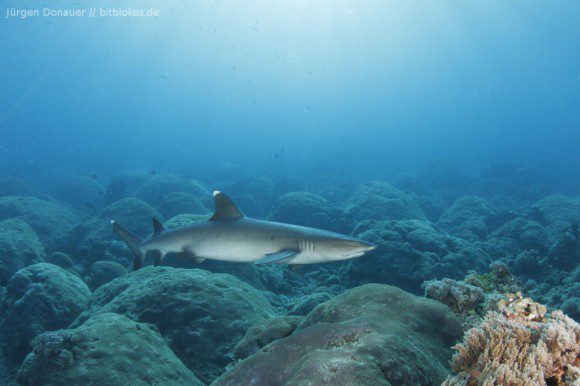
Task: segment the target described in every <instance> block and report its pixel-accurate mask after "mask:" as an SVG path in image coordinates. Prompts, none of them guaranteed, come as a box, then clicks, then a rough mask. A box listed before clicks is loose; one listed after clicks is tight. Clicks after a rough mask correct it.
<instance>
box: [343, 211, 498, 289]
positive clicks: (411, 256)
mask: <svg viewBox="0 0 580 386" xmlns="http://www.w3.org/2000/svg"><path fill="white" fill-rule="evenodd" d="M354 234H355V235H356V237H359V238H361V239H363V240H367V241H370V242H373V243H375V244H377V246H378V248H377V249H376V250H375V251H373V252H371V253H370V254H369V255H367V256H363V257H361V258H359V259H354V260H349V261H347V262H345V263H344V264H343V266H342V277H343V280H344V281H345V283H347V284H348V285H349V286H356V285H361V284H365V283H369V282H375V283H385V284H394V285H397V286H400V287H401V288H403V289H405V290H408V291H411V292H414V293H417V294H419V293H421V284H422V283H423V281H425V280H429V279H433V278H444V277H450V278H454V279H461V278H463V277H464V276H465V274H466V273H467V271H468V270H480V271H484V270H487V266H488V264H489V262H490V257H489V256H488V255H487V254H486V253H485V252H484V251H483V250H482V249H480V248H479V247H478V246H476V245H473V244H470V243H469V242H466V241H464V240H461V239H459V238H456V237H453V236H451V235H449V234H446V233H444V232H442V231H441V230H439V229H438V228H436V227H434V226H433V224H431V223H430V222H428V221H418V220H401V221H363V222H361V223H359V225H358V226H357V228H355V230H354Z"/></svg>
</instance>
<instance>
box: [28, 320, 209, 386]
mask: <svg viewBox="0 0 580 386" xmlns="http://www.w3.org/2000/svg"><path fill="white" fill-rule="evenodd" d="M17 381H18V383H19V384H21V385H24V386H27V385H30V386H32V385H192V386H193V385H200V386H201V385H203V383H202V382H201V381H200V380H199V379H198V378H197V377H196V376H195V375H194V374H193V373H192V372H191V371H190V370H189V369H188V368H187V367H185V365H184V364H183V363H182V362H181V361H180V360H179V358H177V357H176V356H175V354H174V353H173V352H172V351H171V349H170V348H169V347H167V345H166V344H165V342H164V340H163V338H162V337H161V336H160V335H159V332H158V331H157V328H156V327H155V326H153V325H150V324H144V323H137V322H134V321H132V320H130V319H128V318H126V317H125V316H122V315H118V314H112V313H106V314H102V315H96V316H95V317H94V318H91V319H89V320H87V321H86V322H85V323H83V324H82V325H80V326H78V327H77V328H74V329H70V330H59V331H56V332H50V333H44V334H42V335H39V336H38V337H36V338H35V339H34V341H33V351H32V352H31V353H30V354H29V355H28V356H27V357H26V360H25V361H24V363H23V365H22V367H21V368H20V370H19V371H18V375H17Z"/></svg>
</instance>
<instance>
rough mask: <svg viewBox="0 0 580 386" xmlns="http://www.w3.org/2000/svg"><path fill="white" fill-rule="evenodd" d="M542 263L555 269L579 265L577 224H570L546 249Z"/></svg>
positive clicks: (568, 268) (565, 268)
mask: <svg viewBox="0 0 580 386" xmlns="http://www.w3.org/2000/svg"><path fill="white" fill-rule="evenodd" d="M542 263H544V264H549V265H551V266H552V267H554V268H555V269H558V270H563V271H570V270H573V269H574V268H575V267H578V266H579V265H580V231H579V230H578V224H573V225H571V226H570V227H569V228H568V229H567V230H566V231H564V232H563V234H562V235H561V236H560V237H559V239H558V240H557V241H556V242H555V243H554V245H553V246H552V247H551V248H550V250H549V251H548V254H547V256H546V257H545V258H544V259H543V260H542Z"/></svg>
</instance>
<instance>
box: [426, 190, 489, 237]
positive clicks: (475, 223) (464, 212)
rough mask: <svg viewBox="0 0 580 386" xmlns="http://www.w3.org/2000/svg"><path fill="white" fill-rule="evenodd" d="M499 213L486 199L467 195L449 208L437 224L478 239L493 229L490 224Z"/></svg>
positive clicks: (463, 235) (461, 235)
mask: <svg viewBox="0 0 580 386" xmlns="http://www.w3.org/2000/svg"><path fill="white" fill-rule="evenodd" d="M497 215H498V211H497V210H496V209H495V208H494V207H493V206H491V204H489V203H488V202H487V201H485V200H484V199H482V198H480V197H475V196H467V197H463V198H460V199H459V200H457V201H456V202H455V203H454V204H453V205H452V206H451V207H450V208H449V209H447V210H446V211H445V212H444V213H443V214H442V215H441V218H440V219H439V221H438V222H437V225H439V226H440V227H442V228H443V229H445V230H447V231H448V232H450V233H452V234H454V235H457V236H459V237H462V238H464V239H468V240H478V239H484V238H485V237H486V236H487V234H488V233H489V232H490V231H491V230H492V229H490V224H491V222H492V221H493V220H494V218H495V217H496V216H497Z"/></svg>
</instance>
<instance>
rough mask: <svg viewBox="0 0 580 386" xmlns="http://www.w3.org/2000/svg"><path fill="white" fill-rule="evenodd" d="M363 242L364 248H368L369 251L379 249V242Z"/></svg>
mask: <svg viewBox="0 0 580 386" xmlns="http://www.w3.org/2000/svg"><path fill="white" fill-rule="evenodd" d="M361 244H362V246H363V248H366V251H367V252H370V251H374V250H375V249H377V244H373V243H371V242H368V241H361Z"/></svg>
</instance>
